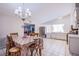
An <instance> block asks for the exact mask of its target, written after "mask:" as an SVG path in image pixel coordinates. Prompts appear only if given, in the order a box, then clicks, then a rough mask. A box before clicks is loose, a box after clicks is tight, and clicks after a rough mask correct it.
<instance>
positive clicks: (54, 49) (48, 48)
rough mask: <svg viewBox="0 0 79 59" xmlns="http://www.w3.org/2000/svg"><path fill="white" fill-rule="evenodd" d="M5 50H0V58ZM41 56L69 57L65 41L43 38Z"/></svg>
mask: <svg viewBox="0 0 79 59" xmlns="http://www.w3.org/2000/svg"><path fill="white" fill-rule="evenodd" d="M5 52H6V49H2V50H0V56H4V55H5ZM42 55H43V56H71V54H70V53H69V50H68V45H67V44H66V41H62V40H55V39H46V38H44V49H43V51H42Z"/></svg>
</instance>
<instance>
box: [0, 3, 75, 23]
mask: <svg viewBox="0 0 79 59" xmlns="http://www.w3.org/2000/svg"><path fill="white" fill-rule="evenodd" d="M73 5H74V4H73V3H25V4H24V7H25V8H26V9H27V8H29V9H30V10H31V12H32V17H31V20H32V21H33V22H36V23H41V22H45V21H46V22H47V21H49V20H53V19H55V18H57V17H60V16H63V15H67V14H69V13H70V12H71V11H72V8H73ZM18 6H22V3H0V16H9V17H15V18H16V16H15V14H14V10H15V9H16V8H17V7H18Z"/></svg>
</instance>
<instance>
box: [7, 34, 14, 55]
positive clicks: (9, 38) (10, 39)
mask: <svg viewBox="0 0 79 59" xmlns="http://www.w3.org/2000/svg"><path fill="white" fill-rule="evenodd" d="M14 46H15V44H14V42H13V40H12V37H11V36H8V35H7V43H6V55H10V53H9V49H10V48H12V47H14Z"/></svg>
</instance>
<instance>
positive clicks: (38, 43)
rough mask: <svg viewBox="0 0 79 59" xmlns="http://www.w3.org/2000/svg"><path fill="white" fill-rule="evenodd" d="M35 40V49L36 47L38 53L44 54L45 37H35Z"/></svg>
mask: <svg viewBox="0 0 79 59" xmlns="http://www.w3.org/2000/svg"><path fill="white" fill-rule="evenodd" d="M34 40H35V45H36V46H35V49H36V53H37V54H38V55H40V56H41V55H42V49H43V39H40V38H38V39H34Z"/></svg>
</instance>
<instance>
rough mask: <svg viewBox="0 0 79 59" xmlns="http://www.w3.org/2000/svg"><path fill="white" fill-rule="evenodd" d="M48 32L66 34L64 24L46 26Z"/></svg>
mask: <svg viewBox="0 0 79 59" xmlns="http://www.w3.org/2000/svg"><path fill="white" fill-rule="evenodd" d="M46 32H47V33H51V32H64V24H54V25H46Z"/></svg>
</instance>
